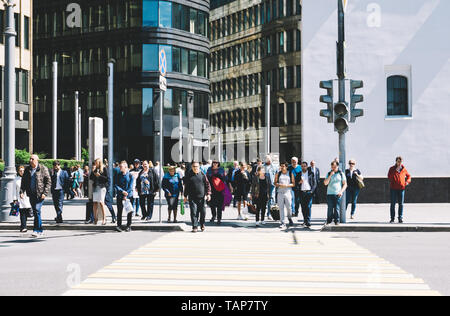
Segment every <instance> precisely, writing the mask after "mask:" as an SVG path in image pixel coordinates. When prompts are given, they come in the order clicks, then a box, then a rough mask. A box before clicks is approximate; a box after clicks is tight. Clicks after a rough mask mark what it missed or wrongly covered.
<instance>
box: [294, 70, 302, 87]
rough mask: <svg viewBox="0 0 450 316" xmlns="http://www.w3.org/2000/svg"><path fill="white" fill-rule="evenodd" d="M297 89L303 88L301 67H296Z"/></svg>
mask: <svg viewBox="0 0 450 316" xmlns="http://www.w3.org/2000/svg"><path fill="white" fill-rule="evenodd" d="M295 87H296V88H301V87H302V73H301V70H300V66H295Z"/></svg>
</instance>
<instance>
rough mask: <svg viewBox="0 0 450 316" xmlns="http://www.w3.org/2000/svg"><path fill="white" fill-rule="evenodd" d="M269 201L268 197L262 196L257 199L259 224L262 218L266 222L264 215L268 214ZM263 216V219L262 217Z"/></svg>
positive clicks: (257, 219)
mask: <svg viewBox="0 0 450 316" xmlns="http://www.w3.org/2000/svg"><path fill="white" fill-rule="evenodd" d="M267 201H268V198H267V196H266V195H264V196H261V197H259V198H257V199H256V201H255V202H256V221H257V222H259V219H260V218H261V221H264V215H265V214H266V210H267ZM260 215H261V217H260Z"/></svg>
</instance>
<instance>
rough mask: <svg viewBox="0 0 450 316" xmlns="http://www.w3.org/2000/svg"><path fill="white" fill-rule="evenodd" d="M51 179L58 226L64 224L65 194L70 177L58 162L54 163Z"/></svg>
mask: <svg viewBox="0 0 450 316" xmlns="http://www.w3.org/2000/svg"><path fill="white" fill-rule="evenodd" d="M50 178H51V179H52V186H51V192H52V199H53V206H54V207H55V211H56V218H55V221H56V223H57V224H61V223H62V222H63V219H62V211H63V201H64V193H65V192H66V191H67V189H68V186H69V175H68V174H67V171H65V170H62V169H61V165H60V163H59V161H58V160H55V161H54V162H53V169H52V171H51V173H50Z"/></svg>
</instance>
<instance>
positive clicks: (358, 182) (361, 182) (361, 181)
mask: <svg viewBox="0 0 450 316" xmlns="http://www.w3.org/2000/svg"><path fill="white" fill-rule="evenodd" d="M356 183H357V184H358V187H359V188H360V189H363V188H365V185H364V181H363V180H361V179H360V178H359V177H358V176H357V177H356Z"/></svg>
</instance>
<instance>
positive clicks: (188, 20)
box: [142, 0, 209, 36]
mask: <svg viewBox="0 0 450 316" xmlns="http://www.w3.org/2000/svg"><path fill="white" fill-rule="evenodd" d="M142 17H143V19H142V26H149V27H165V28H174V29H178V30H183V31H186V32H190V33H194V34H200V35H203V36H208V27H207V25H208V17H209V14H208V13H207V12H205V11H202V10H198V9H195V8H191V7H189V6H186V5H183V4H179V3H176V2H170V1H156V0H143V15H142Z"/></svg>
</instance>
